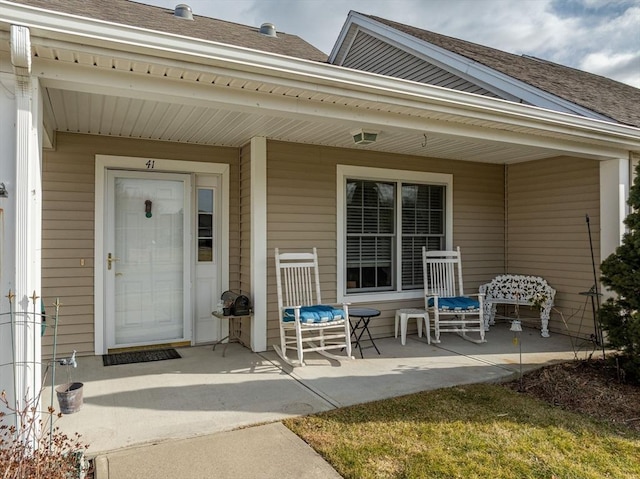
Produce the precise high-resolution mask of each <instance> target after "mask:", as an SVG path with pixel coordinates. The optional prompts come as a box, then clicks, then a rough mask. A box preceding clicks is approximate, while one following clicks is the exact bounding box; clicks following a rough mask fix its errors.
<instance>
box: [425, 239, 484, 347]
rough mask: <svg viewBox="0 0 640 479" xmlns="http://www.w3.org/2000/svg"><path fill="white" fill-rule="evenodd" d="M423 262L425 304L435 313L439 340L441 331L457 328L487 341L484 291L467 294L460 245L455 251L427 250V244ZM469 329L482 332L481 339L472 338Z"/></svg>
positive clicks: (460, 331)
mask: <svg viewBox="0 0 640 479" xmlns="http://www.w3.org/2000/svg"><path fill="white" fill-rule="evenodd" d="M422 266H423V272H424V287H425V308H426V310H427V315H432V317H433V325H434V330H435V338H436V339H435V342H436V343H439V342H440V333H446V332H455V333H458V334H460V335H461V336H462V337H463V338H464V339H466V340H468V341H472V342H474V343H484V342H485V339H484V320H483V296H484V295H482V294H475V295H471V296H474V298H472V297H470V296H469V295H465V294H464V288H463V286H462V261H461V259H460V247H458V248H457V249H456V250H455V251H427V250H426V248H425V247H423V248H422ZM476 298H477V299H476ZM427 324H429V323H428V322H427ZM469 332H475V333H479V335H480V339H473V338H470V337H469V336H467V333H469Z"/></svg>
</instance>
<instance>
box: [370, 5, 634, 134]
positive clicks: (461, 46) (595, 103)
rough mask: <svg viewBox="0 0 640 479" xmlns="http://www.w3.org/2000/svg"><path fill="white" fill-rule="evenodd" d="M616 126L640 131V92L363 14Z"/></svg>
mask: <svg viewBox="0 0 640 479" xmlns="http://www.w3.org/2000/svg"><path fill="white" fill-rule="evenodd" d="M362 15H364V16H366V17H368V18H370V19H372V20H375V21H377V22H379V23H382V24H384V25H387V26H390V27H392V28H395V29H396V30H398V31H401V32H404V33H406V34H408V35H411V36H413V37H415V38H418V39H420V40H424V41H425V42H429V43H431V44H433V45H436V46H438V47H441V48H444V49H446V50H449V51H451V52H454V53H457V54H458V55H462V56H464V57H466V58H469V59H471V60H474V61H476V62H478V63H481V64H483V65H485V66H487V67H489V68H492V69H494V70H497V71H499V72H501V73H504V74H505V75H508V76H510V77H512V78H515V79H517V80H520V81H522V82H524V83H527V84H528V85H531V86H533V87H536V88H539V89H540V90H544V91H546V92H548V93H551V94H553V95H555V96H558V97H560V98H564V99H565V100H568V101H570V102H572V103H575V104H577V105H580V106H582V107H585V108H587V109H589V110H592V111H594V112H597V113H600V114H601V115H604V116H607V117H609V118H611V119H613V120H616V121H617V122H620V123H623V124H626V125H631V126H636V127H640V89H638V88H634V87H632V86H630V85H626V84H624V83H620V82H617V81H615V80H612V79H610V78H606V77H603V76H599V75H594V74H593V73H588V72H584V71H581V70H577V69H575V68H570V67H566V66H564V65H559V64H557V63H553V62H550V61H546V60H541V59H538V58H534V57H530V56H524V55H523V56H521V55H515V54H513V53H508V52H504V51H501V50H496V49H495V48H490V47H485V46H483V45H478V44H476V43H472V42H468V41H465V40H460V39H457V38H453V37H448V36H446V35H441V34H438V33H433V32H430V31H427V30H422V29H420V28H416V27H412V26H409V25H404V24H402V23H398V22H393V21H391V20H387V19H385V18H381V17H376V16H373V15H366V14H362Z"/></svg>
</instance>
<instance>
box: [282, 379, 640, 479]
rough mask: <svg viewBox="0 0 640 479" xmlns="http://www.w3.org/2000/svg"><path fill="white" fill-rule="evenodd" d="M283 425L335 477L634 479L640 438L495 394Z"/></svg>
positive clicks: (471, 391)
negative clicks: (330, 468)
mask: <svg viewBox="0 0 640 479" xmlns="http://www.w3.org/2000/svg"><path fill="white" fill-rule="evenodd" d="M284 423H285V425H286V426H287V427H289V428H290V429H291V430H292V431H294V432H295V433H296V434H297V435H298V436H300V437H302V438H303V439H304V440H305V441H306V442H308V443H309V444H310V445H311V446H312V447H313V448H314V449H315V450H316V451H318V453H319V454H321V455H322V456H323V457H324V458H325V459H326V460H327V461H328V462H329V463H330V464H331V465H332V466H333V467H334V468H335V469H336V470H337V471H338V473H340V474H341V475H342V476H343V477H345V478H347V479H356V478H358V479H360V478H362V479H366V478H464V479H472V478H490V479H502V478H505V479H506V478H510V479H511V478H513V479H523V478H547V479H569V478H571V479H591V478H593V479H604V478H616V479H618V478H619V479H632V478H640V435H639V434H637V433H633V432H632V431H631V430H629V429H626V428H624V427H623V426H619V427H617V428H614V427H612V426H610V425H609V424H607V423H603V422H598V421H596V420H594V419H591V418H589V417H587V416H583V415H579V414H575V413H571V412H568V411H564V410H561V409H559V408H554V407H552V406H550V405H549V404H547V403H544V402H542V401H539V400H536V399H532V398H530V397H527V396H525V395H521V394H519V393H517V392H514V391H511V390H509V389H507V388H505V387H503V386H500V385H496V384H476V385H470V386H459V387H454V388H448V389H440V390H436V391H428V392H423V393H418V394H412V395H409V396H403V397H398V398H393V399H388V400H384V401H376V402H371V403H367V404H360V405H356V406H352V407H347V408H343V409H337V410H333V411H329V412H326V413H321V414H317V415H313V416H306V417H300V418H293V419H289V420H286V421H284Z"/></svg>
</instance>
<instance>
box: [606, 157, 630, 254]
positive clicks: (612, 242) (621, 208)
mask: <svg viewBox="0 0 640 479" xmlns="http://www.w3.org/2000/svg"><path fill="white" fill-rule="evenodd" d="M630 178H631V175H630V162H629V159H628V158H620V159H616V160H607V161H602V162H600V260H601V261H604V260H605V259H606V258H607V256H609V255H610V254H611V253H613V252H614V251H615V249H616V248H617V247H618V246H620V244H621V243H622V235H623V234H624V232H625V226H624V219H625V218H626V216H627V214H628V213H629V207H628V205H627V199H628V197H629V186H630V184H631V183H630Z"/></svg>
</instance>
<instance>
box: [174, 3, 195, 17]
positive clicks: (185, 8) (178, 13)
mask: <svg viewBox="0 0 640 479" xmlns="http://www.w3.org/2000/svg"><path fill="white" fill-rule="evenodd" d="M173 16H174V17H178V18H182V19H184V20H193V11H192V10H191V7H190V6H189V5H186V4H184V3H181V4H179V5H176V8H175V10H174V11H173Z"/></svg>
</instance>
